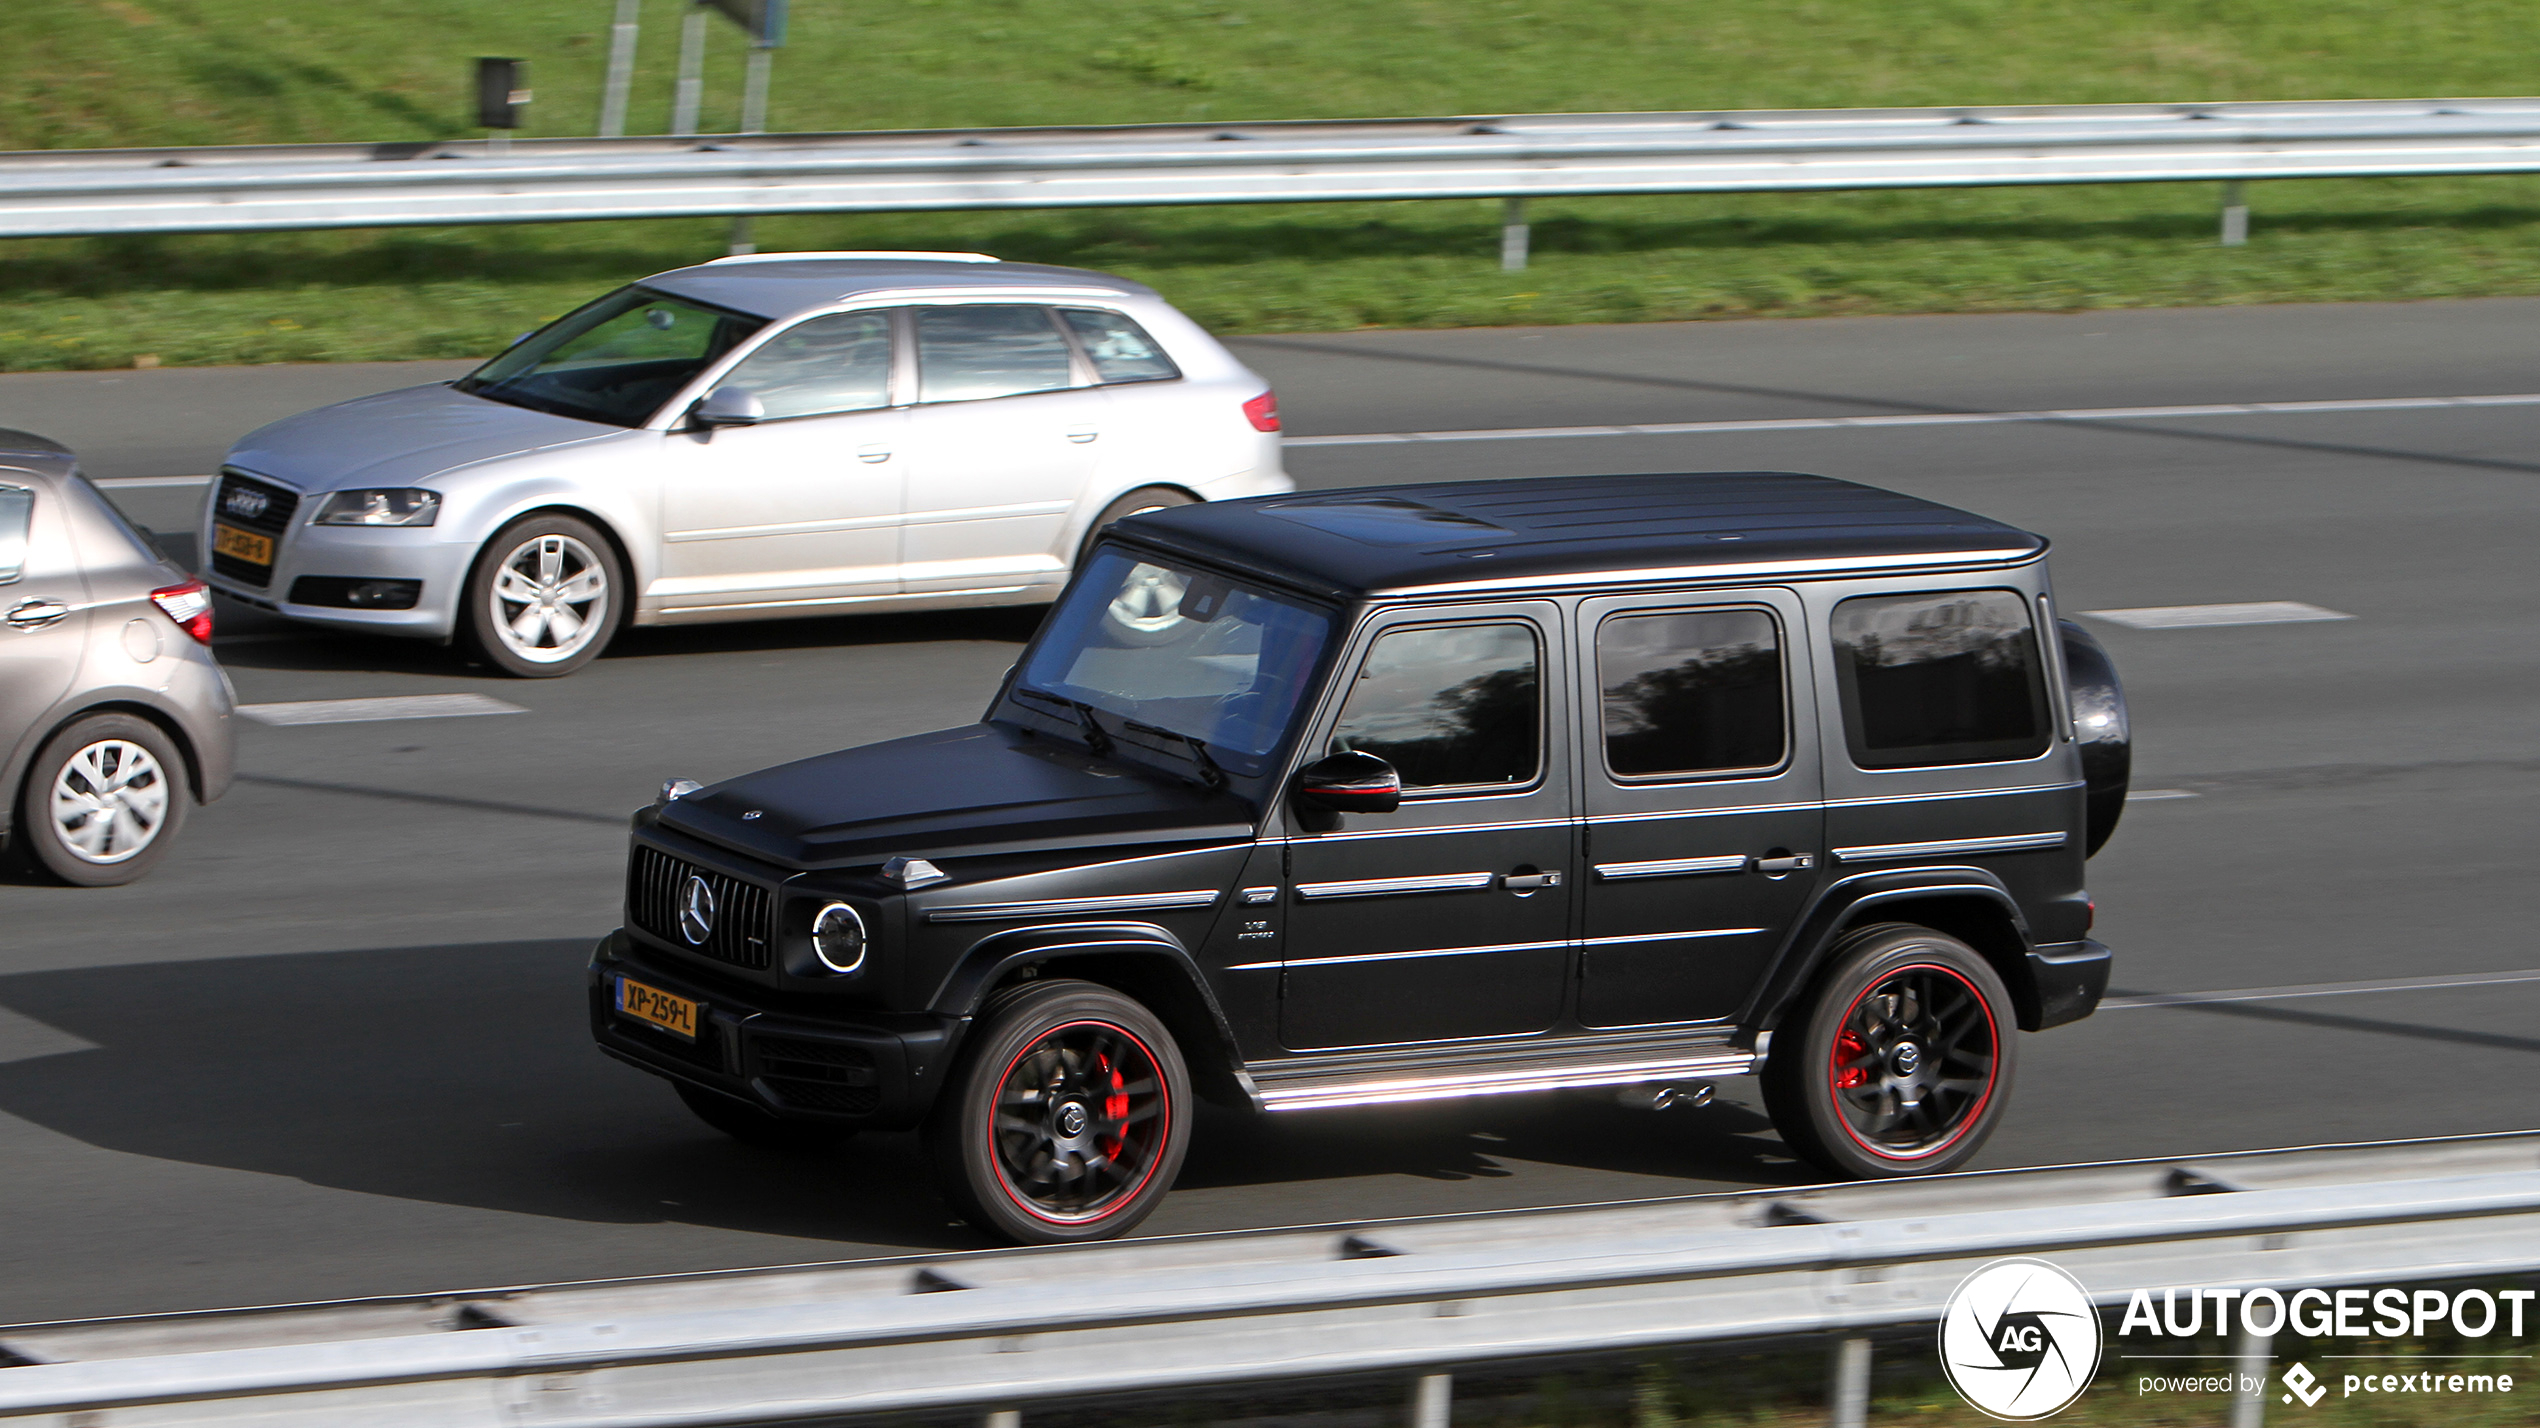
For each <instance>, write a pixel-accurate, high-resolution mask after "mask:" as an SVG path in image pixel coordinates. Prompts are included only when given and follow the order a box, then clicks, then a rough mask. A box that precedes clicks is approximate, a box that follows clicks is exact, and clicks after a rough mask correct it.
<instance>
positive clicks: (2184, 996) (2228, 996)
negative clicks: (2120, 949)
mask: <svg viewBox="0 0 2540 1428" xmlns="http://www.w3.org/2000/svg"><path fill="white" fill-rule="evenodd" d="M2517 982H2540V967H2533V968H2525V969H2524V970H2522V971H2518V972H2461V973H2457V974H2455V975H2452V976H2447V977H2391V978H2385V979H2381V980H2377V981H2370V982H2313V983H2310V984H2309V985H2307V986H2297V987H2236V988H2233V989H2231V990H2229V991H2220V992H2143V993H2140V994H2138V995H2135V996H2128V997H2105V998H2102V999H2101V1000H2100V1002H2099V1009H2100V1010H2101V1011H2127V1010H2131V1009H2134V1008H2137V1007H2184V1006H2196V1005H2198V1004H2200V1003H2204V1002H2278V1001H2289V1000H2291V999H2293V998H2295V997H2351V996H2360V995H2362V994H2364V993H2367V992H2432V991H2441V990H2444V989H2445V988H2449V987H2501V986H2506V985H2509V984H2512V983H2517Z"/></svg>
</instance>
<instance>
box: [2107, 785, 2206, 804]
mask: <svg viewBox="0 0 2540 1428" xmlns="http://www.w3.org/2000/svg"><path fill="white" fill-rule="evenodd" d="M2201 796H2202V795H2199V794H2194V793H2190V792H2188V791H2187V790H2186V789H2183V788H2138V789H2136V790H2134V791H2133V792H2131V793H2128V794H2127V795H2126V796H2125V801H2126V802H2128V803H2160V802H2163V801H2165V800H2168V799H2173V798H2197V797H2201Z"/></svg>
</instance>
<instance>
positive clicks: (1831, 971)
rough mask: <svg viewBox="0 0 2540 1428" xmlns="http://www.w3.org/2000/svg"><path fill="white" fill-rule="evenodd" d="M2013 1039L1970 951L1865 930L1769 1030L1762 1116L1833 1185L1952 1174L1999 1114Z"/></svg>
mask: <svg viewBox="0 0 2540 1428" xmlns="http://www.w3.org/2000/svg"><path fill="white" fill-rule="evenodd" d="M1900 1021H1901V1022H1902V1024H1903V1025H1902V1028H1901V1030H1900V1029H1899V1027H1898V1025H1897V1023H1899V1022H1900ZM2017 1030H2018V1027H2017V1025H2016V1024H2015V1022H2014V1019H2013V1017H2012V1013H2011V998H2010V994H2009V992H2007V991H2006V990H2004V988H2003V986H2002V979H2001V977H1999V976H1997V975H1996V974H1995V973H1994V970H1993V968H1992V967H1991V966H1989V965H1988V964H1987V963H1986V962H1985V960H1984V958H1983V957H1982V956H1980V955H1978V954H1977V952H1976V951H1975V949H1974V948H1972V947H1969V946H1968V945H1967V944H1966V943H1964V942H1961V941H1959V940H1958V939H1957V938H1954V937H1950V936H1948V935H1946V934H1944V933H1939V932H1934V931H1932V930H1931V929H1929V928H1925V927H1913V926H1908V925H1904V924H1900V923H1888V924H1884V925H1881V926H1877V927H1870V928H1865V929H1863V930H1862V931H1860V932H1858V933H1855V934H1854V935H1853V936H1851V937H1849V938H1847V939H1845V941H1844V943H1843V945H1842V946H1841V947H1839V948H1837V949H1836V951H1835V954H1834V956H1833V958H1832V959H1831V960H1830V962H1829V964H1828V966H1827V969H1826V972H1825V975H1824V976H1822V977H1820V978H1819V979H1818V982H1817V989H1816V993H1815V997H1814V1000H1813V1001H1812V1002H1811V1003H1810V1005H1809V1006H1808V1007H1807V1008H1806V1009H1805V1011H1804V1012H1803V1013H1802V1015H1801V1017H1800V1019H1799V1020H1797V1021H1795V1022H1792V1021H1785V1022H1784V1023H1783V1026H1782V1029H1781V1030H1780V1031H1778V1032H1776V1033H1775V1034H1774V1036H1773V1042H1772V1050H1771V1053H1770V1055H1769V1056H1768V1057H1767V1059H1766V1061H1765V1064H1764V1104H1765V1108H1766V1109H1767V1110H1769V1111H1770V1112H1771V1113H1772V1117H1773V1127H1774V1129H1776V1130H1778V1131H1780V1132H1781V1135H1782V1139H1783V1140H1784V1141H1785V1142H1787V1143H1788V1144H1789V1145H1790V1148H1791V1149H1792V1150H1794V1151H1797V1152H1798V1153H1799V1154H1800V1155H1801V1156H1803V1157H1805V1158H1806V1159H1808V1160H1809V1161H1811V1162H1813V1163H1815V1164H1816V1165H1817V1166H1818V1167H1819V1168H1821V1169H1823V1170H1825V1171H1827V1172H1828V1173H1830V1174H1832V1175H1835V1176H1837V1177H1839V1178H1841V1179H1846V1180H1874V1179H1882V1178H1886V1177H1890V1176H1898V1175H1932V1174H1937V1173H1939V1172H1941V1171H1944V1170H1954V1169H1956V1168H1957V1167H1958V1166H1961V1165H1964V1164H1965V1163H1966V1162H1967V1161H1968V1160H1969V1159H1971V1158H1972V1157H1973V1156H1974V1155H1975V1153H1976V1152H1977V1151H1978V1150H1980V1149H1982V1148H1983V1146H1984V1142H1985V1137H1987V1136H1989V1135H1991V1134H1992V1133H1993V1127H1994V1126H1995V1124H1996V1123H1998V1122H1999V1121H2000V1120H2001V1119H2002V1109H2003V1107H2004V1106H2005V1105H2006V1104H2008V1102H2009V1099H2010V1092H2011V1072H2012V1067H2013V1062H2014V1060H2015V1059H2016V1050H2015V1045H2014V1038H2013V1033H2014V1032H2015V1031H2017ZM1952 1071H1955V1072H1956V1073H1957V1074H1955V1075H1952V1074H1949V1073H1950V1072H1952ZM1907 1094H1911V1095H1912V1096H1913V1099H1912V1100H1911V1101H1907V1100H1906V1099H1905V1096H1906V1095H1907Z"/></svg>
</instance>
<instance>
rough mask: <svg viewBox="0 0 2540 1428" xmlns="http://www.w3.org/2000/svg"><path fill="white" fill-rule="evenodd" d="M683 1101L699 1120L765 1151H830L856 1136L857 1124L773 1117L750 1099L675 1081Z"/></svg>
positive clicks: (676, 1088)
mask: <svg viewBox="0 0 2540 1428" xmlns="http://www.w3.org/2000/svg"><path fill="white" fill-rule="evenodd" d="M672 1086H673V1089H675V1090H677V1091H678V1092H679V1099H680V1101H681V1102H682V1103H683V1104H685V1105H686V1106H687V1107H688V1109H689V1110H690V1111H693V1112H695V1113H696V1117H697V1119H698V1120H701V1121H704V1122H705V1123H706V1124H707V1125H710V1126H712V1127H714V1128H715V1129H716V1130H719V1131H721V1132H723V1133H724V1134H725V1135H728V1136H730V1137H732V1138H733V1139H734V1140H737V1141H739V1142H741V1143H742V1144H743V1145H754V1146H757V1147H759V1148H760V1149H762V1150H787V1151H814V1150H830V1149H833V1148H835V1147H837V1146H840V1145H844V1144H846V1143H847V1142H848V1141H850V1140H853V1139H854V1138H855V1127H853V1126H831V1125H824V1124H821V1123H819V1122H816V1121H789V1120H785V1119H783V1118H782V1117H779V1116H771V1115H769V1114H768V1113H767V1112H765V1111H763V1110H760V1109H759V1108H758V1107H756V1106H753V1105H751V1104H750V1103H749V1102H747V1101H744V1100H740V1099H738V1098H736V1097H732V1096H724V1095H718V1094H716V1093H715V1092H712V1091H709V1090H706V1089H704V1088H703V1087H700V1086H691V1085H689V1084H688V1083H686V1082H684V1081H679V1082H673V1083H672Z"/></svg>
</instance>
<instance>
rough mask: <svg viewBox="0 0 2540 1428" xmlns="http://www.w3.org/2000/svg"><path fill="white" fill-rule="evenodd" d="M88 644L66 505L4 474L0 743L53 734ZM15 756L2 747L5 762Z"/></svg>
mask: <svg viewBox="0 0 2540 1428" xmlns="http://www.w3.org/2000/svg"><path fill="white" fill-rule="evenodd" d="M87 643H88V584H87V582H86V581H85V580H84V579H83V578H82V577H81V576H80V573H79V559H78V557H77V556H76V555H75V554H73V552H72V550H71V533H70V528H69V525H68V523H67V522H66V521H65V520H64V519H63V513H62V509H61V502H60V501H58V500H55V499H53V498H52V497H51V496H49V495H48V494H47V493H44V492H40V491H38V490H36V489H35V486H34V483H33V482H32V481H26V482H23V483H21V482H13V481H11V480H10V479H9V473H8V472H7V471H6V470H4V469H0V740H10V741H15V742H16V743H18V744H20V745H24V744H31V743H33V742H34V741H36V740H38V739H41V738H43V737H44V736H45V735H47V734H49V733H51V732H52V731H51V730H50V729H49V728H47V727H45V725H44V723H43V716H44V715H45V714H47V713H49V712H50V711H51V710H52V708H53V706H54V704H56V703H57V702H59V701H60V699H61V697H62V695H63V693H64V691H66V690H68V689H69V688H70V685H71V677H72V676H73V675H74V674H76V673H78V671H79V662H80V656H81V655H82V654H84V653H85V652H86V650H87ZM12 752H13V750H12V749H11V748H10V745H9V744H8V743H0V762H5V761H6V760H7V756H8V755H9V754H10V753H12ZM14 752H19V753H24V752H26V750H25V749H23V748H19V749H17V750H15V751H14ZM12 792H14V790H12Z"/></svg>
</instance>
